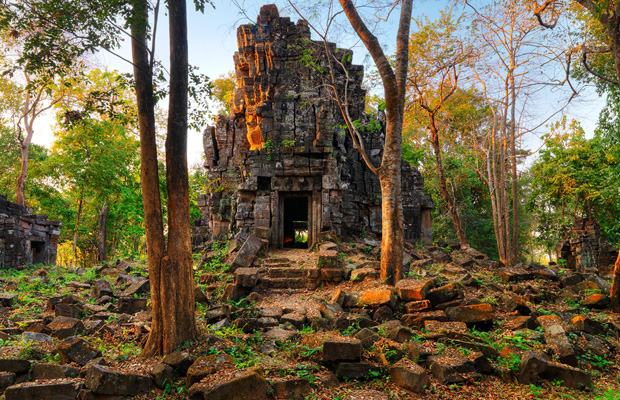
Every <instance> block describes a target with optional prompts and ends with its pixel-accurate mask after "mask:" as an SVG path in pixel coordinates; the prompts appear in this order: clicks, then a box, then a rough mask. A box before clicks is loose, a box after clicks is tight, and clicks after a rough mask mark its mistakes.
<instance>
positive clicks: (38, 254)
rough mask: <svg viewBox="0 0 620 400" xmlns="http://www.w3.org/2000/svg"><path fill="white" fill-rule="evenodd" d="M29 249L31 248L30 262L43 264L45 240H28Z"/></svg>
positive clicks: (44, 260)
mask: <svg viewBox="0 0 620 400" xmlns="http://www.w3.org/2000/svg"><path fill="white" fill-rule="evenodd" d="M30 249H31V250H32V263H33V264H44V263H45V262H46V261H47V260H46V259H45V258H46V257H45V242H34V241H32V242H30Z"/></svg>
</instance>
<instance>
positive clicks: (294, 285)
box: [260, 278, 308, 289]
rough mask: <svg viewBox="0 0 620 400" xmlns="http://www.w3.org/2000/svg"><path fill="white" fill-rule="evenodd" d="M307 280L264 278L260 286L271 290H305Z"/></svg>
mask: <svg viewBox="0 0 620 400" xmlns="http://www.w3.org/2000/svg"><path fill="white" fill-rule="evenodd" d="M307 284H308V283H307V281H306V279H303V278H262V279H261V281H260V286H262V287H264V288H269V289H305V288H306V286H307Z"/></svg>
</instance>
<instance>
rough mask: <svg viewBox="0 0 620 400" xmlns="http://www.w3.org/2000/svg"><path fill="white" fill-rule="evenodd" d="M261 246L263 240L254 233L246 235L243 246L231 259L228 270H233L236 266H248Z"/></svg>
mask: <svg viewBox="0 0 620 400" xmlns="http://www.w3.org/2000/svg"><path fill="white" fill-rule="evenodd" d="M262 246H263V242H262V241H261V240H260V239H259V238H257V237H256V236H254V235H250V236H248V238H247V239H246V241H245V243H243V246H241V249H240V250H239V252H238V253H237V255H236V256H235V259H234V260H233V262H232V264H231V266H230V270H231V271H233V272H234V271H235V270H236V269H237V268H248V267H250V266H251V265H252V263H253V262H254V259H255V258H256V256H257V255H258V252H259V251H260V249H261V247H262Z"/></svg>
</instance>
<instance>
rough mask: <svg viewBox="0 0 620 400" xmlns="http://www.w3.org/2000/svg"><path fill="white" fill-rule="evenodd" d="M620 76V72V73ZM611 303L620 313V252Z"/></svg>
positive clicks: (613, 308) (612, 285) (615, 267)
mask: <svg viewBox="0 0 620 400" xmlns="http://www.w3.org/2000/svg"><path fill="white" fill-rule="evenodd" d="M618 77H620V74H619V75H618ZM610 296H611V304H610V308H611V309H612V311H614V312H616V313H620V253H618V258H617V259H616V265H614V278H613V281H612V283H611V295H610Z"/></svg>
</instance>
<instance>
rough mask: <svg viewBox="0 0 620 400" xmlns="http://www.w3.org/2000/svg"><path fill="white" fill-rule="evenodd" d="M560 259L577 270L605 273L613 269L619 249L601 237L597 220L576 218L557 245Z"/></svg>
mask: <svg viewBox="0 0 620 400" xmlns="http://www.w3.org/2000/svg"><path fill="white" fill-rule="evenodd" d="M557 253H558V259H563V260H566V264H567V266H568V268H571V269H574V270H576V271H581V272H583V271H587V270H592V269H597V270H598V271H599V273H601V274H602V275H605V274H607V273H609V272H610V271H611V270H613V266H614V263H615V261H616V258H617V257H618V250H616V249H615V248H613V247H612V246H610V245H609V244H608V243H607V240H606V239H605V238H603V237H601V230H600V227H599V225H598V223H596V221H591V220H589V219H587V218H580V219H577V220H575V222H574V223H573V226H572V228H571V230H570V232H569V235H568V237H567V238H566V239H565V240H564V241H563V242H562V243H560V244H558V246H557Z"/></svg>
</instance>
